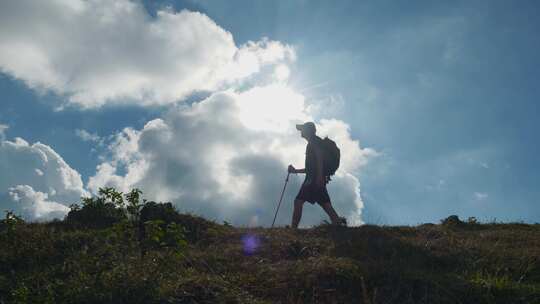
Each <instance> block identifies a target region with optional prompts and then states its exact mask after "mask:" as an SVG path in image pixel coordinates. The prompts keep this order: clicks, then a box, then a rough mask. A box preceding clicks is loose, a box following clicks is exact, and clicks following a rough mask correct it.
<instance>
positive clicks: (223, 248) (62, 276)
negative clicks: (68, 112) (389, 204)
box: [0, 191, 540, 303]
mask: <svg viewBox="0 0 540 304" xmlns="http://www.w3.org/2000/svg"><path fill="white" fill-rule="evenodd" d="M115 193H116V192H114V191H109V193H107V191H103V192H102V193H101V197H100V198H93V199H87V200H86V201H85V202H84V204H83V206H82V207H80V206H72V211H71V212H70V214H69V215H68V216H67V217H66V219H65V220H63V221H53V222H48V223H25V222H23V221H22V220H20V219H19V218H17V217H16V216H14V215H13V214H11V213H9V214H7V216H6V219H4V220H2V221H1V222H0V244H1V245H0V303H540V225H538V224H536V225H526V224H500V223H491V224H479V223H476V222H475V221H474V220H471V221H470V222H461V221H460V220H459V219H457V217H449V218H448V219H446V220H445V221H444V222H443V223H441V224H437V225H433V224H425V225H421V226H417V227H379V226H371V225H365V226H361V227H354V228H347V227H334V226H330V225H321V226H318V227H315V228H312V229H302V230H298V231H295V230H292V229H287V228H275V229H267V228H254V229H247V228H236V227H232V226H230V225H220V224H217V223H214V222H210V221H207V220H205V219H203V218H199V217H196V216H191V215H186V214H178V213H177V212H176V211H175V210H174V208H173V207H172V205H170V204H156V203H154V202H147V201H143V202H140V201H139V196H138V195H136V197H134V195H135V194H137V193H139V194H140V192H133V191H132V192H131V193H129V194H127V195H125V197H126V200H125V201H124V200H123V199H122V195H120V198H119V196H118V195H117V196H116V199H115V198H114V197H115V196H114V195H115ZM116 194H118V193H116ZM129 195H131V197H129ZM120 199H122V200H123V201H122V202H120ZM130 206H131V209H130ZM118 210H120V211H118Z"/></svg>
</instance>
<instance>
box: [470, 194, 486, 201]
mask: <svg viewBox="0 0 540 304" xmlns="http://www.w3.org/2000/svg"><path fill="white" fill-rule="evenodd" d="M473 195H474V199H475V200H477V201H483V200H486V199H487V198H488V196H489V195H488V194H487V193H484V192H475V193H474V194H473Z"/></svg>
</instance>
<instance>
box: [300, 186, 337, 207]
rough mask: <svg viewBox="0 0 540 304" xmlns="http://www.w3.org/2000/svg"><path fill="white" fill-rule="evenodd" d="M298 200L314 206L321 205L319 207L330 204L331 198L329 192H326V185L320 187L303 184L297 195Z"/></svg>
mask: <svg viewBox="0 0 540 304" xmlns="http://www.w3.org/2000/svg"><path fill="white" fill-rule="evenodd" d="M296 199H297V200H301V201H306V202H310V203H312V204H315V203H319V205H322V204H324V203H329V202H330V196H329V195H328V190H326V185H324V186H322V187H318V186H316V185H314V184H302V187H300V191H299V192H298V194H297V195H296Z"/></svg>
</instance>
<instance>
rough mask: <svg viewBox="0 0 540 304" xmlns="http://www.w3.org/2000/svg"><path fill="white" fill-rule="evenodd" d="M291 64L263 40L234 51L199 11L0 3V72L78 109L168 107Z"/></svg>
mask: <svg viewBox="0 0 540 304" xmlns="http://www.w3.org/2000/svg"><path fill="white" fill-rule="evenodd" d="M29 20H31V22H28V21H29ZM294 59H295V54H294V50H293V49H292V48H291V47H290V46H287V45H283V44H282V43H280V42H277V41H270V40H268V39H262V40H261V41H257V42H248V43H246V44H245V45H241V46H239V47H238V46H236V44H235V42H234V40H233V37H232V35H231V33H229V32H227V31H226V30H224V29H223V28H221V27H219V26H218V25H217V24H216V23H215V22H214V21H212V20H211V19H210V18H208V17H207V16H206V15H204V14H201V13H198V12H190V11H186V10H183V11H180V12H173V11H166V10H163V11H158V12H157V15H156V17H151V16H150V15H148V13H147V12H146V10H145V8H144V7H143V5H142V4H141V3H139V2H138V1H128V0H115V1H112V0H89V1H82V0H70V1H64V0H56V1H31V0H20V1H3V2H2V3H0V70H1V71H3V72H4V73H7V74H9V75H12V76H13V77H15V78H17V79H21V80H23V81H24V82H25V83H26V84H27V85H28V86H29V87H31V88H34V89H36V90H40V91H54V92H56V93H58V94H65V95H66V96H67V97H68V102H69V103H71V104H77V105H79V106H81V107H83V108H89V107H99V106H101V105H103V104H105V103H107V102H115V103H133V104H141V105H149V104H167V103H171V102H175V101H177V100H179V99H182V98H184V97H186V96H188V95H189V94H191V93H193V92H196V91H213V90H216V89H219V88H223V87H224V86H226V85H227V84H229V83H234V82H236V81H238V80H241V79H244V78H246V77H248V76H250V75H252V74H254V73H256V72H258V71H259V70H260V69H261V67H263V66H265V65H268V64H274V63H279V62H283V61H292V60H294Z"/></svg>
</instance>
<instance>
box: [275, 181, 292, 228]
mask: <svg viewBox="0 0 540 304" xmlns="http://www.w3.org/2000/svg"><path fill="white" fill-rule="evenodd" d="M290 174H291V172H287V178H286V179H285V185H284V186H283V191H281V197H280V198H279V203H278V205H277V209H276V215H274V220H273V221H272V227H271V228H274V223H275V222H276V217H277V214H278V211H279V206H281V200H283V193H285V188H286V187H287V182H289V175H290Z"/></svg>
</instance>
